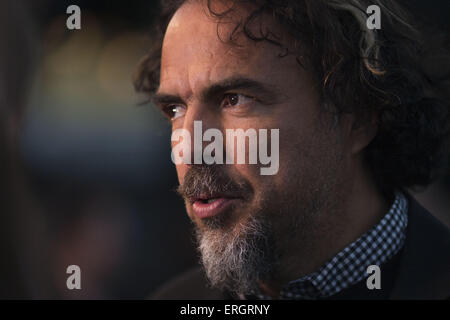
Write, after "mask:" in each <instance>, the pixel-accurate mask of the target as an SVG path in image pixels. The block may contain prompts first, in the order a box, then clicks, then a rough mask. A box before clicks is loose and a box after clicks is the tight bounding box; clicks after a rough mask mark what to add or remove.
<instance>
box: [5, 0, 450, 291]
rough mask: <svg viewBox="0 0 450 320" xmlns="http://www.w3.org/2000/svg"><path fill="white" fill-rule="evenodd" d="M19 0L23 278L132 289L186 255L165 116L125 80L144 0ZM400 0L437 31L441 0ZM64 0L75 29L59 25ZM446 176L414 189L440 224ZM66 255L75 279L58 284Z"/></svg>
mask: <svg viewBox="0 0 450 320" xmlns="http://www.w3.org/2000/svg"><path fill="white" fill-rule="evenodd" d="M0 1H1V0H0ZM27 2H28V5H29V9H30V11H31V12H32V16H33V18H34V19H35V24H36V28H35V30H31V31H32V32H34V33H35V36H36V38H37V40H38V41H37V42H38V43H39V46H38V48H37V51H38V52H39V54H38V55H37V57H36V58H37V60H38V66H37V69H36V72H35V76H34V78H33V87H32V91H31V95H30V99H29V104H28V107H27V111H26V113H25V116H24V119H23V134H22V136H21V142H20V146H21V147H20V149H21V154H22V157H23V159H24V160H23V161H24V166H25V170H26V176H27V180H29V182H30V190H31V193H32V194H33V198H35V203H36V207H38V208H39V210H33V212H32V213H30V215H29V216H26V217H23V218H24V219H26V224H27V225H28V227H24V230H26V231H24V232H23V237H24V240H23V243H21V244H18V245H17V247H18V248H17V250H19V251H20V252H21V254H20V257H21V258H20V259H21V262H22V264H21V265H22V266H23V268H22V270H21V273H22V274H23V275H24V278H25V279H26V286H27V288H28V290H29V291H30V292H31V296H32V297H33V298H67V299H71V298H144V297H146V296H148V295H149V293H151V291H152V290H154V289H155V288H156V287H157V286H158V285H160V284H162V283H163V282H164V281H166V280H167V279H168V278H170V277H172V276H173V275H175V274H177V273H179V272H181V271H183V270H185V269H186V268H188V267H189V266H192V265H194V264H196V263H197V257H196V252H195V249H194V246H193V240H192V236H191V233H190V222H189V220H188V218H187V216H186V213H185V211H184V206H183V203H182V201H181V200H180V199H178V197H177V196H176V195H175V193H174V192H173V189H174V188H175V187H176V185H177V180H176V175H175V170H174V168H173V165H172V163H171V161H170V146H169V140H170V138H169V137H170V135H169V134H170V128H169V125H168V123H167V122H165V120H163V118H162V116H160V115H159V114H158V112H156V110H154V109H153V108H152V107H151V106H149V105H145V106H138V104H139V102H141V101H143V99H144V97H141V96H139V95H137V94H135V93H134V91H133V87H132V74H133V72H134V70H135V68H136V65H137V64H138V62H139V59H140V58H141V57H142V56H143V55H144V54H145V52H146V50H147V49H148V48H149V47H150V45H151V43H150V40H149V38H148V36H149V35H151V34H150V31H149V30H150V28H149V26H150V24H151V22H152V20H153V18H154V16H155V13H156V12H157V10H156V9H157V5H156V1H150V0H133V1H106V0H104V1H92V0H90V1H88V0H85V1H70V2H69V1H61V0H36V1H32V0H28V1H27ZM402 2H403V3H405V4H407V6H408V7H410V8H411V9H412V10H413V11H414V12H415V13H416V15H417V17H418V20H419V19H421V20H425V21H428V24H436V25H438V26H440V27H441V30H444V33H445V34H447V35H448V34H449V32H448V31H449V29H450V23H449V20H450V19H449V15H450V2H449V1H448V0H440V1H437V0H435V1H420V0H415V1H412V0H409V1H402ZM71 4H76V5H78V6H79V7H80V8H81V12H82V19H81V20H82V21H81V25H82V29H81V30H74V31H70V30H67V28H66V19H67V17H68V15H67V14H66V8H67V7H68V6H69V5H71ZM449 181H450V179H449V178H446V179H442V180H440V181H439V182H438V183H436V184H435V185H433V186H432V187H430V188H429V189H428V190H427V191H425V192H421V193H420V194H418V198H419V200H420V201H421V202H422V203H424V204H425V205H426V206H427V207H428V208H430V209H431V210H433V211H434V212H435V213H436V215H437V216H439V217H440V218H441V220H444V221H445V222H446V223H448V224H449V225H450V214H448V211H449V210H448V209H449V208H450V203H449V197H448V196H449V191H448V188H449V185H450V182H449ZM24 224H25V221H24ZM27 228H28V229H27ZM71 264H76V265H79V266H80V267H81V270H82V290H74V291H69V290H67V288H66V278H67V276H68V275H67V274H66V268H67V266H68V265H71Z"/></svg>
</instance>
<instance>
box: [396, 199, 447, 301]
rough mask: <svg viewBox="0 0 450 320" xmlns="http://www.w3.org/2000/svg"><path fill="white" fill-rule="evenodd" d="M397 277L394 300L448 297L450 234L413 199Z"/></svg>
mask: <svg viewBox="0 0 450 320" xmlns="http://www.w3.org/2000/svg"><path fill="white" fill-rule="evenodd" d="M398 277H399V278H398V280H397V286H396V289H395V290H394V293H393V298H397V299H447V298H449V297H450V230H449V228H448V227H447V226H445V225H444V224H443V223H441V222H440V221H439V220H437V219H436V218H435V217H433V215H432V214H431V213H429V212H428V211H427V210H426V209H424V208H423V207H422V206H421V205H420V204H418V202H417V201H416V200H415V199H414V198H412V197H411V198H410V210H409V221H408V227H407V235H406V242H405V247H404V253H403V259H402V263H401V266H400V269H399V275H398Z"/></svg>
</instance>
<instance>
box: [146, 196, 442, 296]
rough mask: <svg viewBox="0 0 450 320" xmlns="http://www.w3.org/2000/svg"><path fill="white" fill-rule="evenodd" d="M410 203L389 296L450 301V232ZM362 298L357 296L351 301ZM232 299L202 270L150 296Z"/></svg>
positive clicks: (187, 274) (191, 273) (186, 275)
mask: <svg viewBox="0 0 450 320" xmlns="http://www.w3.org/2000/svg"><path fill="white" fill-rule="evenodd" d="M408 200H409V210H408V227H407V231H406V242H405V246H404V248H403V250H402V251H401V253H400V254H399V256H398V257H397V260H398V263H397V268H396V269H397V270H396V272H395V277H394V281H393V286H392V288H391V289H390V292H388V294H387V297H388V298H389V299H450V229H449V228H447V227H446V226H444V225H443V224H442V223H441V222H439V221H438V220H437V219H435V218H434V217H433V216H432V215H431V214H430V213H429V212H428V211H427V210H426V209H424V208H423V207H422V206H421V205H420V204H419V203H417V201H416V200H414V198H412V197H410V196H408ZM382 277H383V274H382ZM355 292H356V291H355ZM359 297H360V296H358V295H356V296H355V297H352V298H354V299H358V298H359ZM229 298H230V296H228V295H226V294H225V293H222V292H220V291H218V290H216V289H212V288H209V287H208V283H207V280H206V278H205V276H204V273H203V271H202V269H201V268H200V267H198V268H194V269H192V270H189V271H187V272H185V273H184V274H182V275H180V276H178V277H177V278H175V279H173V280H172V281H170V282H169V283H167V284H166V285H164V286H163V287H161V288H160V289H159V290H157V291H156V293H155V294H153V296H151V299H167V300H172V299H183V300H203V299H211V300H217V299H229ZM363 299H364V298H363Z"/></svg>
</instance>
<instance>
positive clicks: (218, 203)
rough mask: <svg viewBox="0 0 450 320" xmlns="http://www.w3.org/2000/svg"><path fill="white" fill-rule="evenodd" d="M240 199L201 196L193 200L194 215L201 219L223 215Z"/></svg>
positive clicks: (221, 196)
mask: <svg viewBox="0 0 450 320" xmlns="http://www.w3.org/2000/svg"><path fill="white" fill-rule="evenodd" d="M239 200H240V198H238V197H234V196H230V195H211V196H200V197H195V198H193V199H191V203H192V209H193V211H194V214H195V215H196V216H197V217H198V218H200V219H204V218H210V217H214V216H217V215H219V214H221V213H223V212H224V211H225V210H226V209H227V208H229V207H230V206H231V205H233V203H236V202H237V201H239Z"/></svg>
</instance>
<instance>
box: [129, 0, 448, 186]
mask: <svg viewBox="0 0 450 320" xmlns="http://www.w3.org/2000/svg"><path fill="white" fill-rule="evenodd" d="M185 1H186V0H175V1H173V0H172V1H164V5H163V6H162V13H161V15H160V18H161V19H160V21H159V23H158V25H157V28H156V29H157V36H158V37H159V38H158V39H156V40H155V41H154V42H153V43H154V44H155V47H154V48H153V49H152V50H151V51H150V52H149V54H148V55H147V56H146V57H145V58H144V59H143V61H142V62H141V64H140V67H139V70H138V74H137V77H136V80H135V86H136V88H137V90H138V91H141V92H147V93H149V94H152V93H154V92H155V91H156V90H157V88H158V86H159V75H160V59H161V46H162V38H163V35H164V32H165V29H166V28H167V25H168V22H169V21H170V18H171V17H172V16H173V14H174V13H175V11H176V10H177V9H178V8H179V7H180V6H181V5H182V4H183V3H184V2H185ZM188 1H189V0H188ZM191 1H192V0H191ZM205 1H206V5H207V8H208V10H209V13H210V14H211V15H212V16H213V17H215V18H217V21H218V23H219V22H220V20H221V19H223V18H224V17H225V16H227V15H228V14H230V13H232V12H233V11H234V10H235V9H236V7H237V6H242V5H245V6H248V7H250V8H252V10H250V11H249V14H248V15H247V16H245V17H242V19H241V21H239V22H238V23H237V25H236V27H235V28H234V32H233V33H232V34H231V35H230V38H229V39H227V40H229V41H233V38H234V36H235V34H236V33H237V32H242V33H243V34H245V36H246V37H248V38H249V39H251V40H253V41H268V42H270V43H272V44H274V45H276V46H280V47H282V48H283V52H284V54H282V55H280V57H282V56H285V55H288V54H294V55H296V57H297V61H298V62H299V64H300V65H301V66H302V67H305V68H311V70H310V71H311V72H312V74H314V75H315V76H316V80H317V83H318V84H319V85H320V88H321V98H322V104H323V106H324V108H325V109H326V110H328V111H330V112H334V113H335V114H336V116H337V117H336V118H337V119H338V118H339V115H340V114H342V113H353V114H355V115H356V116H357V119H359V121H360V122H361V123H363V122H364V121H367V120H368V119H369V118H370V117H371V116H372V115H374V114H375V115H377V119H378V132H377V135H376V137H375V138H374V139H373V141H372V142H371V143H370V144H369V145H368V146H367V148H366V149H365V157H366V160H367V163H368V165H369V166H370V168H371V170H372V172H373V176H374V178H375V180H376V181H377V183H378V184H379V186H380V187H381V189H382V190H384V191H386V192H389V193H390V192H392V191H393V190H395V189H399V188H413V187H417V186H426V185H428V184H429V183H430V182H431V181H432V180H433V179H434V178H435V177H436V176H437V174H438V173H439V172H440V169H442V168H443V167H445V166H446V162H448V158H447V156H446V151H448V141H449V136H450V106H449V101H450V93H449V91H450V90H449V88H450V85H449V84H450V77H449V74H450V72H449V70H450V63H449V61H450V59H449V55H448V54H447V52H446V51H444V50H443V48H444V46H443V45H438V46H430V45H429V44H428V42H427V41H428V40H429V39H428V38H427V39H425V38H424V36H423V35H422V33H420V32H419V31H418V29H417V28H415V27H413V26H412V25H411V21H413V20H412V18H411V16H410V15H409V14H408V13H407V12H406V11H405V10H404V9H403V8H402V7H401V6H400V5H398V4H397V3H396V2H397V1H393V0H390V1H388V0H251V1H250V0H215V1H228V3H231V4H232V5H231V6H230V9H228V10H227V11H225V12H216V11H214V10H213V7H212V2H213V0H205ZM374 4H375V5H378V6H379V7H380V8H381V11H382V28H381V29H378V30H377V29H374V30H370V29H369V28H367V26H366V21H367V17H368V14H367V13H366V10H367V8H368V7H369V6H370V5H374ZM267 13H268V14H270V15H271V16H273V17H274V18H275V19H276V20H277V22H278V23H279V24H280V25H281V26H282V27H283V30H284V31H285V32H287V33H288V34H289V35H290V36H291V37H292V38H293V39H295V41H296V42H298V43H301V44H302V46H301V47H302V51H300V50H298V52H296V51H295V50H292V49H290V50H289V49H288V48H287V47H285V46H284V45H283V44H282V43H280V42H279V41H278V38H277V36H276V35H275V34H274V33H272V32H271V31H270V30H268V28H267V26H264V25H263V24H262V23H261V21H262V20H260V17H261V16H262V15H263V14H267ZM255 24H256V26H257V28H253V27H254V26H255ZM252 30H258V31H257V32H255V31H252ZM291 47H294V48H297V47H300V46H298V45H294V46H291ZM305 47H306V48H307V50H306V53H305V50H304V48H305ZM437 59H439V60H437ZM305 61H306V63H305ZM430 61H431V62H430ZM436 66H438V68H436ZM430 67H431V68H434V69H438V70H434V71H433V72H429V70H428V69H430Z"/></svg>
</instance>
